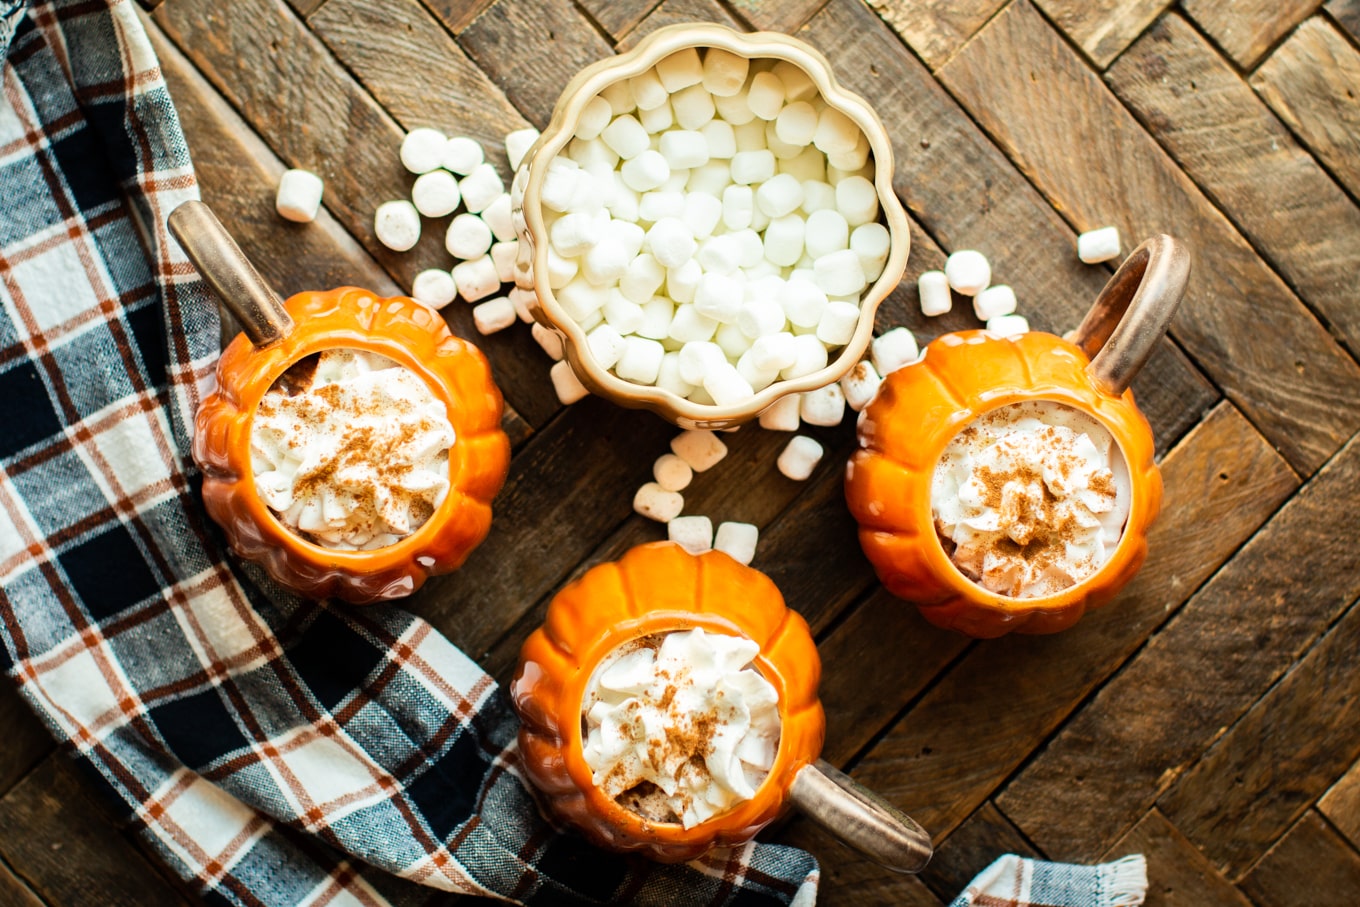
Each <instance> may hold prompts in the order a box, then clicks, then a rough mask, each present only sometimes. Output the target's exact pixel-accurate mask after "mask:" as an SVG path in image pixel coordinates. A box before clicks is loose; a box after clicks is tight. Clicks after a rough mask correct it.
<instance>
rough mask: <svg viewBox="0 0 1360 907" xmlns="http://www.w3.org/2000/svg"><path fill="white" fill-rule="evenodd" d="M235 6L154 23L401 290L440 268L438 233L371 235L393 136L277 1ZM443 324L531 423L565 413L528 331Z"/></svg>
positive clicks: (468, 318)
mask: <svg viewBox="0 0 1360 907" xmlns="http://www.w3.org/2000/svg"><path fill="white" fill-rule="evenodd" d="M231 9H232V15H230V16H223V15H222V14H221V6H220V4H217V3H214V2H212V0H177V2H175V3H167V4H165V5H163V6H162V7H161V8H160V9H159V10H158V11H157V12H156V15H155V21H156V22H157V24H159V25H160V27H161V28H162V29H164V31H165V33H166V35H167V36H168V37H169V38H170V39H171V40H172V41H173V42H174V43H175V44H176V45H177V46H178V47H179V48H180V50H181V51H182V52H183V53H184V54H185V56H186V57H187V58H188V59H189V60H190V62H192V63H193V64H194V66H196V67H197V68H198V69H199V70H200V71H201V72H202V73H203V74H204V75H205V76H206V77H207V78H208V80H209V81H210V82H211V83H212V84H213V86H214V87H215V88H216V89H217V90H218V91H219V92H221V94H222V95H223V97H225V98H226V99H227V101H228V102H230V104H231V105H232V106H233V107H234V108H235V109H236V110H237V111H238V112H239V113H240V114H241V116H242V117H243V118H244V119H245V120H246V122H247V123H249V124H250V126H251V127H252V128H253V129H254V130H255V131H256V132H258V133H259V134H260V135H261V136H263V137H264V139H265V141H267V142H268V143H269V144H270V147H271V148H272V149H273V151H274V152H275V153H276V154H277V155H278V156H279V157H280V158H281V159H282V160H283V161H284V162H285V163H286V164H287V165H288V166H290V167H304V168H306V169H309V170H312V171H314V172H316V173H318V174H320V175H321V176H322V178H323V179H325V181H326V207H327V208H328V209H329V210H330V212H331V213H332V214H334V215H335V218H336V219H337V220H338V221H339V222H340V223H341V224H343V225H344V226H345V228H346V229H347V230H349V231H350V233H352V234H354V236H356V237H357V238H358V239H359V241H360V242H361V243H362V244H363V246H364V248H366V249H368V250H369V251H370V253H371V254H372V255H373V257H374V258H375V259H376V260H377V261H378V263H379V264H380V265H381V266H382V267H383V269H384V270H385V271H387V272H388V273H389V274H390V275H392V277H393V278H394V279H395V280H396V281H397V283H398V284H400V285H401V286H403V287H409V286H410V284H411V279H412V278H413V277H414V276H415V275H416V273H418V272H419V271H421V270H424V269H425V268H427V267H447V266H448V264H449V261H450V259H449V255H448V253H447V252H446V251H445V249H444V233H443V230H442V229H437V228H428V227H427V229H425V230H424V231H423V233H424V235H422V237H421V240H420V243H419V244H418V245H417V246H416V247H415V249H413V250H411V251H410V252H407V253H397V252H392V251H391V250H389V249H386V248H384V247H383V246H382V245H381V243H379V242H378V241H377V238H376V237H375V236H374V234H373V212H374V210H376V208H377V206H378V205H379V204H380V203H381V202H383V201H386V200H387V199H392V198H404V197H407V196H409V194H410V187H411V183H412V181H413V178H412V176H411V174H410V173H408V172H406V169H405V168H404V167H402V165H401V161H400V160H399V158H398V155H397V149H398V148H399V147H400V143H401V139H402V135H403V131H402V129H401V127H400V126H399V125H398V124H397V123H396V122H395V121H394V120H393V119H392V117H391V116H389V115H388V114H387V113H386V112H385V111H383V109H382V108H381V107H379V106H378V104H377V102H375V101H374V100H373V98H372V97H371V96H369V95H368V93H367V92H365V91H364V90H363V89H362V88H360V87H359V85H358V84H357V83H356V82H355V81H354V78H353V76H351V75H350V74H349V73H348V72H347V71H346V70H345V69H344V67H343V66H342V65H341V64H340V63H339V61H337V60H336V59H335V58H334V57H333V56H332V55H331V54H330V52H329V51H328V50H327V49H326V48H325V46H324V45H323V44H322V43H321V42H320V40H319V39H318V38H317V37H316V36H315V35H314V34H312V33H311V32H310V31H308V29H307V28H306V27H305V26H304V25H303V23H302V22H300V21H299V20H298V19H297V18H296V17H295V16H293V14H292V13H291V12H290V11H289V10H288V9H287V8H286V7H285V6H283V5H282V3H281V2H279V0H240V2H237V3H233V4H232V7H231ZM191 141H192V137H191ZM444 316H445V318H447V319H448V320H449V322H450V325H451V326H452V328H453V330H454V332H455V333H457V334H459V335H461V336H464V337H472V338H476V340H475V342H476V343H477V345H478V346H479V347H480V348H481V349H482V350H484V351H485V352H486V353H487V355H488V356H489V357H490V358H491V360H492V364H493V366H494V368H495V373H496V381H497V383H498V384H499V385H500V387H501V390H502V391H504V392H505V396H506V400H507V402H508V403H509V404H510V405H511V406H512V407H513V408H514V409H515V410H517V411H518V413H519V414H520V416H522V417H523V418H524V419H525V421H527V422H528V423H529V424H530V425H532V426H534V427H538V426H541V425H543V424H544V423H545V422H547V420H548V419H550V418H551V417H552V415H553V414H554V413H556V412H557V411H558V410H559V409H560V408H561V407H560V405H559V404H558V402H557V398H556V395H555V394H553V393H552V390H551V388H550V387H549V385H548V382H547V380H546V379H547V375H546V369H545V368H544V367H543V365H542V362H541V357H539V356H537V355H534V354H532V352H531V351H532V349H533V347H534V343H533V340H532V339H531V338H530V337H529V336H528V334H527V332H525V331H523V330H522V329H512V330H508V331H502V332H501V333H499V334H495V335H492V336H490V337H482V336H481V335H480V334H478V333H477V332H476V329H475V328H474V327H473V324H472V311H471V307H470V306H467V305H463V304H461V303H460V304H457V305H451V306H448V307H446V308H445V309H444Z"/></svg>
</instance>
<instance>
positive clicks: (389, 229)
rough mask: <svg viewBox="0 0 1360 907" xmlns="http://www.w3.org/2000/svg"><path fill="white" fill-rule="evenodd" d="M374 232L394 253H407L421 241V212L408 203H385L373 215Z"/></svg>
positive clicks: (379, 240)
mask: <svg viewBox="0 0 1360 907" xmlns="http://www.w3.org/2000/svg"><path fill="white" fill-rule="evenodd" d="M373 232H374V233H375V234H376V235H377V237H378V242H380V243H382V244H383V245H384V246H387V248H389V249H391V250H392V251H393V252H405V251H406V250H407V249H409V248H411V247H412V246H414V245H415V244H416V243H417V242H419V241H420V212H419V211H417V210H416V206H415V205H413V204H411V203H410V202H407V201H392V202H383V203H382V204H381V205H379V206H378V210H377V211H375V212H374V214H373Z"/></svg>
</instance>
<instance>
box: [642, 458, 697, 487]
mask: <svg viewBox="0 0 1360 907" xmlns="http://www.w3.org/2000/svg"><path fill="white" fill-rule="evenodd" d="M652 477H653V478H655V479H656V484H658V485H660V486H661V487H662V488H664V489H666V490H667V491H684V490H685V489H686V488H688V487H689V483H690V482H692V481H694V470H693V469H691V468H690V465H689V464H688V463H686V462H685V461H684V460H682V459H680V458H679V457H677V456H676V455H675V454H673V453H668V454H662V455H661V456H659V457H657V458H656V462H655V463H653V464H652Z"/></svg>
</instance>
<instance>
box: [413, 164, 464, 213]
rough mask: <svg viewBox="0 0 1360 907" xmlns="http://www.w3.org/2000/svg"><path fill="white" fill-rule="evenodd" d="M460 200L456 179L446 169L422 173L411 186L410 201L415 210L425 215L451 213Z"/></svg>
mask: <svg viewBox="0 0 1360 907" xmlns="http://www.w3.org/2000/svg"><path fill="white" fill-rule="evenodd" d="M461 200H462V195H461V194H460V193H459V192H458V180H457V178H455V177H454V175H453V174H452V173H449V172H448V171H447V170H431V171H430V172H429V173H422V174H421V175H420V176H418V177H417V178H416V181H415V184H414V185H412V186H411V202H412V204H414V205H415V206H416V210H417V211H419V212H420V213H421V214H423V215H425V216H426V217H443V216H444V215H446V214H452V213H453V211H454V209H455V208H457V207H458V202H459V201H461Z"/></svg>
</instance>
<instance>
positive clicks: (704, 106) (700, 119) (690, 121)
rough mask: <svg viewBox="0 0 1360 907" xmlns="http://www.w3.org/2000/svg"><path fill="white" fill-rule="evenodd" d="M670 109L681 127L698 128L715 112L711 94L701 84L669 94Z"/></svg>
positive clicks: (711, 117) (710, 118)
mask: <svg viewBox="0 0 1360 907" xmlns="http://www.w3.org/2000/svg"><path fill="white" fill-rule="evenodd" d="M671 109H672V110H673V111H675V122H676V123H678V124H679V126H680V128H681V129H699V128H701V127H702V126H703V125H704V124H705V123H707V122H709V121H710V120H712V119H713V114H714V113H716V112H717V109H716V107H715V106H714V104H713V95H711V94H709V93H708V91H707V90H705V88H704V86H702V85H691V86H690V87H688V88H683V89H681V90H680V91H677V92H676V93H675V94H673V95H671Z"/></svg>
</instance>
